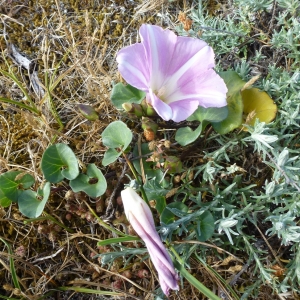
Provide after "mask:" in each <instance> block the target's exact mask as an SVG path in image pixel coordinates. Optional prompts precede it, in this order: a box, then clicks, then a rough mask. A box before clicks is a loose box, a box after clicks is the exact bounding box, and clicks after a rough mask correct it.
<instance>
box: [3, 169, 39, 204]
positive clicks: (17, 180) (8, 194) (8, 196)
mask: <svg viewBox="0 0 300 300" xmlns="http://www.w3.org/2000/svg"><path fill="white" fill-rule="evenodd" d="M20 174H21V175H20ZM18 175H19V176H18ZM33 184H34V178H33V177H32V176H31V175H30V174H24V173H23V172H21V171H8V172H6V173H4V174H2V175H0V204H1V205H2V206H8V205H9V204H10V201H13V202H17V201H18V196H19V192H20V189H22V188H29V187H30V186H32V185H33Z"/></svg>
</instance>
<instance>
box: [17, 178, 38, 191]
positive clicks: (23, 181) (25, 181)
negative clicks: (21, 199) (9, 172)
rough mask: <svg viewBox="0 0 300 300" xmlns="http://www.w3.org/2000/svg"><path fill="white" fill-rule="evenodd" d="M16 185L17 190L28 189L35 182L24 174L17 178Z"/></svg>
mask: <svg viewBox="0 0 300 300" xmlns="http://www.w3.org/2000/svg"><path fill="white" fill-rule="evenodd" d="M17 183H18V184H19V188H22V189H29V188H30V187H31V186H32V185H33V184H34V183H35V180H34V177H33V176H31V175H30V174H24V175H23V176H22V177H20V178H19V176H17Z"/></svg>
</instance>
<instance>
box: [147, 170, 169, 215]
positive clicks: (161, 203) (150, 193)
mask: <svg viewBox="0 0 300 300" xmlns="http://www.w3.org/2000/svg"><path fill="white" fill-rule="evenodd" d="M156 171H157V176H156V177H154V178H152V179H150V180H148V179H147V181H146V183H145V184H144V185H143V189H144V191H145V193H146V196H147V199H148V200H149V201H150V200H155V201H156V206H155V208H156V209H157V211H158V212H159V213H162V211H163V210H164V208H165V207H166V197H165V196H166V194H167V193H168V192H169V191H170V188H169V184H167V182H166V180H165V179H163V180H162V181H161V179H162V176H163V173H162V171H161V170H156Z"/></svg>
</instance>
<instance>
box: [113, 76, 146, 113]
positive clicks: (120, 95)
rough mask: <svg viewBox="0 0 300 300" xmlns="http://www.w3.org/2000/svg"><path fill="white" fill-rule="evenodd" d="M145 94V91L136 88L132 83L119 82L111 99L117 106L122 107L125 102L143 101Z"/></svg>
mask: <svg viewBox="0 0 300 300" xmlns="http://www.w3.org/2000/svg"><path fill="white" fill-rule="evenodd" d="M145 96H146V93H145V92H143V91H140V90H138V89H136V88H135V87H133V86H131V85H130V84H127V85H124V84H123V83H121V82H119V83H117V84H116V85H114V87H113V89H112V92H111V96H110V100H111V102H112V104H113V105H114V106H115V107H116V108H118V109H121V108H122V104H123V103H126V102H129V103H141V102H142V100H143V99H144V98H145Z"/></svg>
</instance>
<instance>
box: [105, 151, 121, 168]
mask: <svg viewBox="0 0 300 300" xmlns="http://www.w3.org/2000/svg"><path fill="white" fill-rule="evenodd" d="M121 154H122V152H118V151H117V150H116V149H113V148H109V149H107V151H106V152H105V153H104V156H103V159H102V165H103V166H104V167H106V166H108V165H110V164H112V163H113V162H114V161H116V160H117V158H118V157H119V156H120V155H121Z"/></svg>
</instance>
